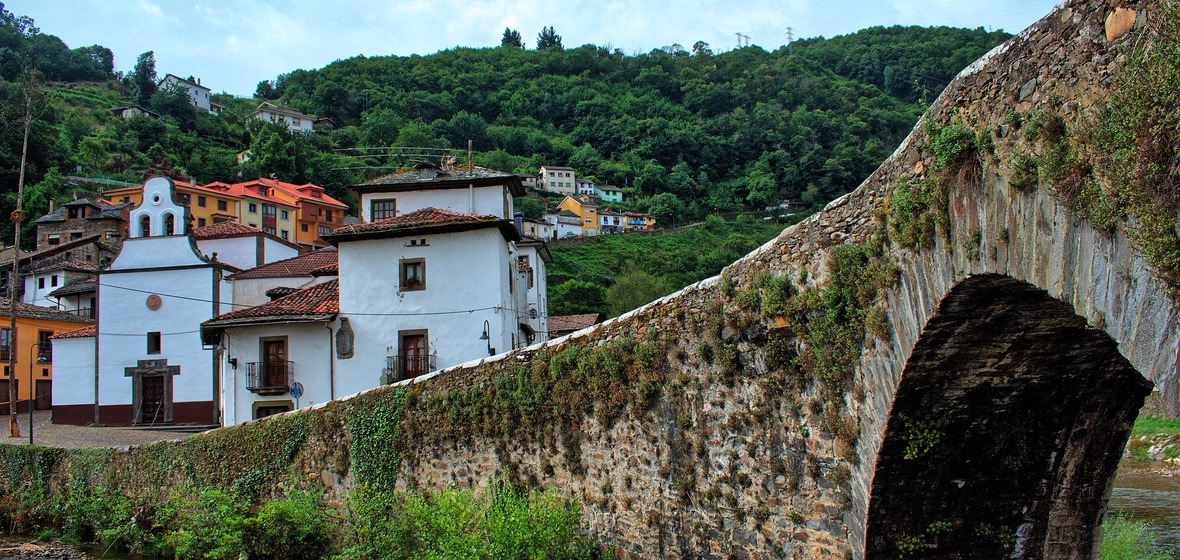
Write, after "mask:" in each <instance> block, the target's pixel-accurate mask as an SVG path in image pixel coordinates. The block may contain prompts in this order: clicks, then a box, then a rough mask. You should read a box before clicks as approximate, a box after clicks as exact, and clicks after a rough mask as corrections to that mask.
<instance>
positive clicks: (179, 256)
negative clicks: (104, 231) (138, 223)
mask: <svg viewBox="0 0 1180 560" xmlns="http://www.w3.org/2000/svg"><path fill="white" fill-rule="evenodd" d="M206 264H208V263H206V262H205V261H204V260H203V259H201V258H200V257H198V256H197V254H196V253H194V252H193V250H192V245H190V244H189V237H188V236H186V235H177V236H172V237H133V238H131V239H125V240H123V248H122V249H121V250H120V251H119V255H118V256H117V257H115V260H114V261H112V262H111V265H110V266H109V267H108V270H134V269H142V268H159V267H169V266H189V265H206Z"/></svg>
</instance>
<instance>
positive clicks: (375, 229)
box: [323, 208, 520, 242]
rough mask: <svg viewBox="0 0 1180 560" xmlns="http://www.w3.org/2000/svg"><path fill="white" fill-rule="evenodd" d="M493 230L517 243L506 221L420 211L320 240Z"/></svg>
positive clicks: (513, 229)
mask: <svg viewBox="0 0 1180 560" xmlns="http://www.w3.org/2000/svg"><path fill="white" fill-rule="evenodd" d="M485 227H496V228H499V229H500V231H501V232H502V233H503V234H504V237H505V238H507V239H510V240H513V241H515V240H517V239H520V233H519V232H517V231H516V226H515V225H514V224H513V223H512V222H511V221H509V220H504V219H501V218H499V217H496V216H490V215H483V214H462V213H459V212H451V211H450V210H440V209H438V208H423V209H421V210H415V211H413V212H410V213H408V214H402V215H400V216H395V217H393V218H386V219H384V220H377V221H375V222H365V223H360V224H353V225H348V226H343V227H339V228H336V229H335V230H333V231H332V232H331V233H329V234H328V235H326V236H323V239H324V240H325V241H328V242H337V241H348V240H351V239H371V238H378V237H398V236H401V235H416V234H424V233H447V232H452V231H467V230H473V229H481V228H485Z"/></svg>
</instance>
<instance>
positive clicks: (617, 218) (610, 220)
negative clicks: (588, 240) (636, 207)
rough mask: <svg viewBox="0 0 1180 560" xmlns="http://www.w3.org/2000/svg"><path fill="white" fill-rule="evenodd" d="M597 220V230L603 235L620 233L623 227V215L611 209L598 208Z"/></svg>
mask: <svg viewBox="0 0 1180 560" xmlns="http://www.w3.org/2000/svg"><path fill="white" fill-rule="evenodd" d="M598 220H599V221H598V232H599V233H601V234H603V235H606V234H610V233H621V232H622V231H623V229H624V223H623V215H622V214H620V213H618V212H615V211H613V210H609V209H606V208H604V209H602V210H599V211H598Z"/></svg>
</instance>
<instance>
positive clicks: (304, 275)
mask: <svg viewBox="0 0 1180 560" xmlns="http://www.w3.org/2000/svg"><path fill="white" fill-rule="evenodd" d="M335 267H336V248H335V247H328V248H326V249H320V250H318V251H313V252H310V253H304V254H302V255H299V256H296V257H291V258H288V259H283V260H278V261H273V262H270V263H268V264H264V265H261V266H258V267H254V268H250V269H249V270H243V271H242V272H238V273H235V274H231V275H230V276H227V277H226V279H227V280H229V281H230V283H232V284H233V290H234V308H235V309H244V308H246V307H254V306H258V305H262V304H264V303H269V302H271V301H273V300H274V299H277V297H276V296H278V297H281V296H282V295H287V294H290V293H294V292H296V291H298V290H301V289H303V288H308V287H311V286H314V285H316V284H322V283H324V282H327V281H329V280H334V279H335V276H336V268H335ZM284 289H285V290H284Z"/></svg>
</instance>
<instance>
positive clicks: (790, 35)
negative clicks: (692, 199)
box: [787, 26, 795, 53]
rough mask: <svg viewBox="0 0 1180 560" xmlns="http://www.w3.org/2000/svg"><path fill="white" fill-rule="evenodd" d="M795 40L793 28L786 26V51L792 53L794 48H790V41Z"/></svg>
mask: <svg viewBox="0 0 1180 560" xmlns="http://www.w3.org/2000/svg"><path fill="white" fill-rule="evenodd" d="M794 40H795V28H793V27H790V26H787V52H788V53H794V52H795V50H794V49H793V48H791V42H793V41H794Z"/></svg>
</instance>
